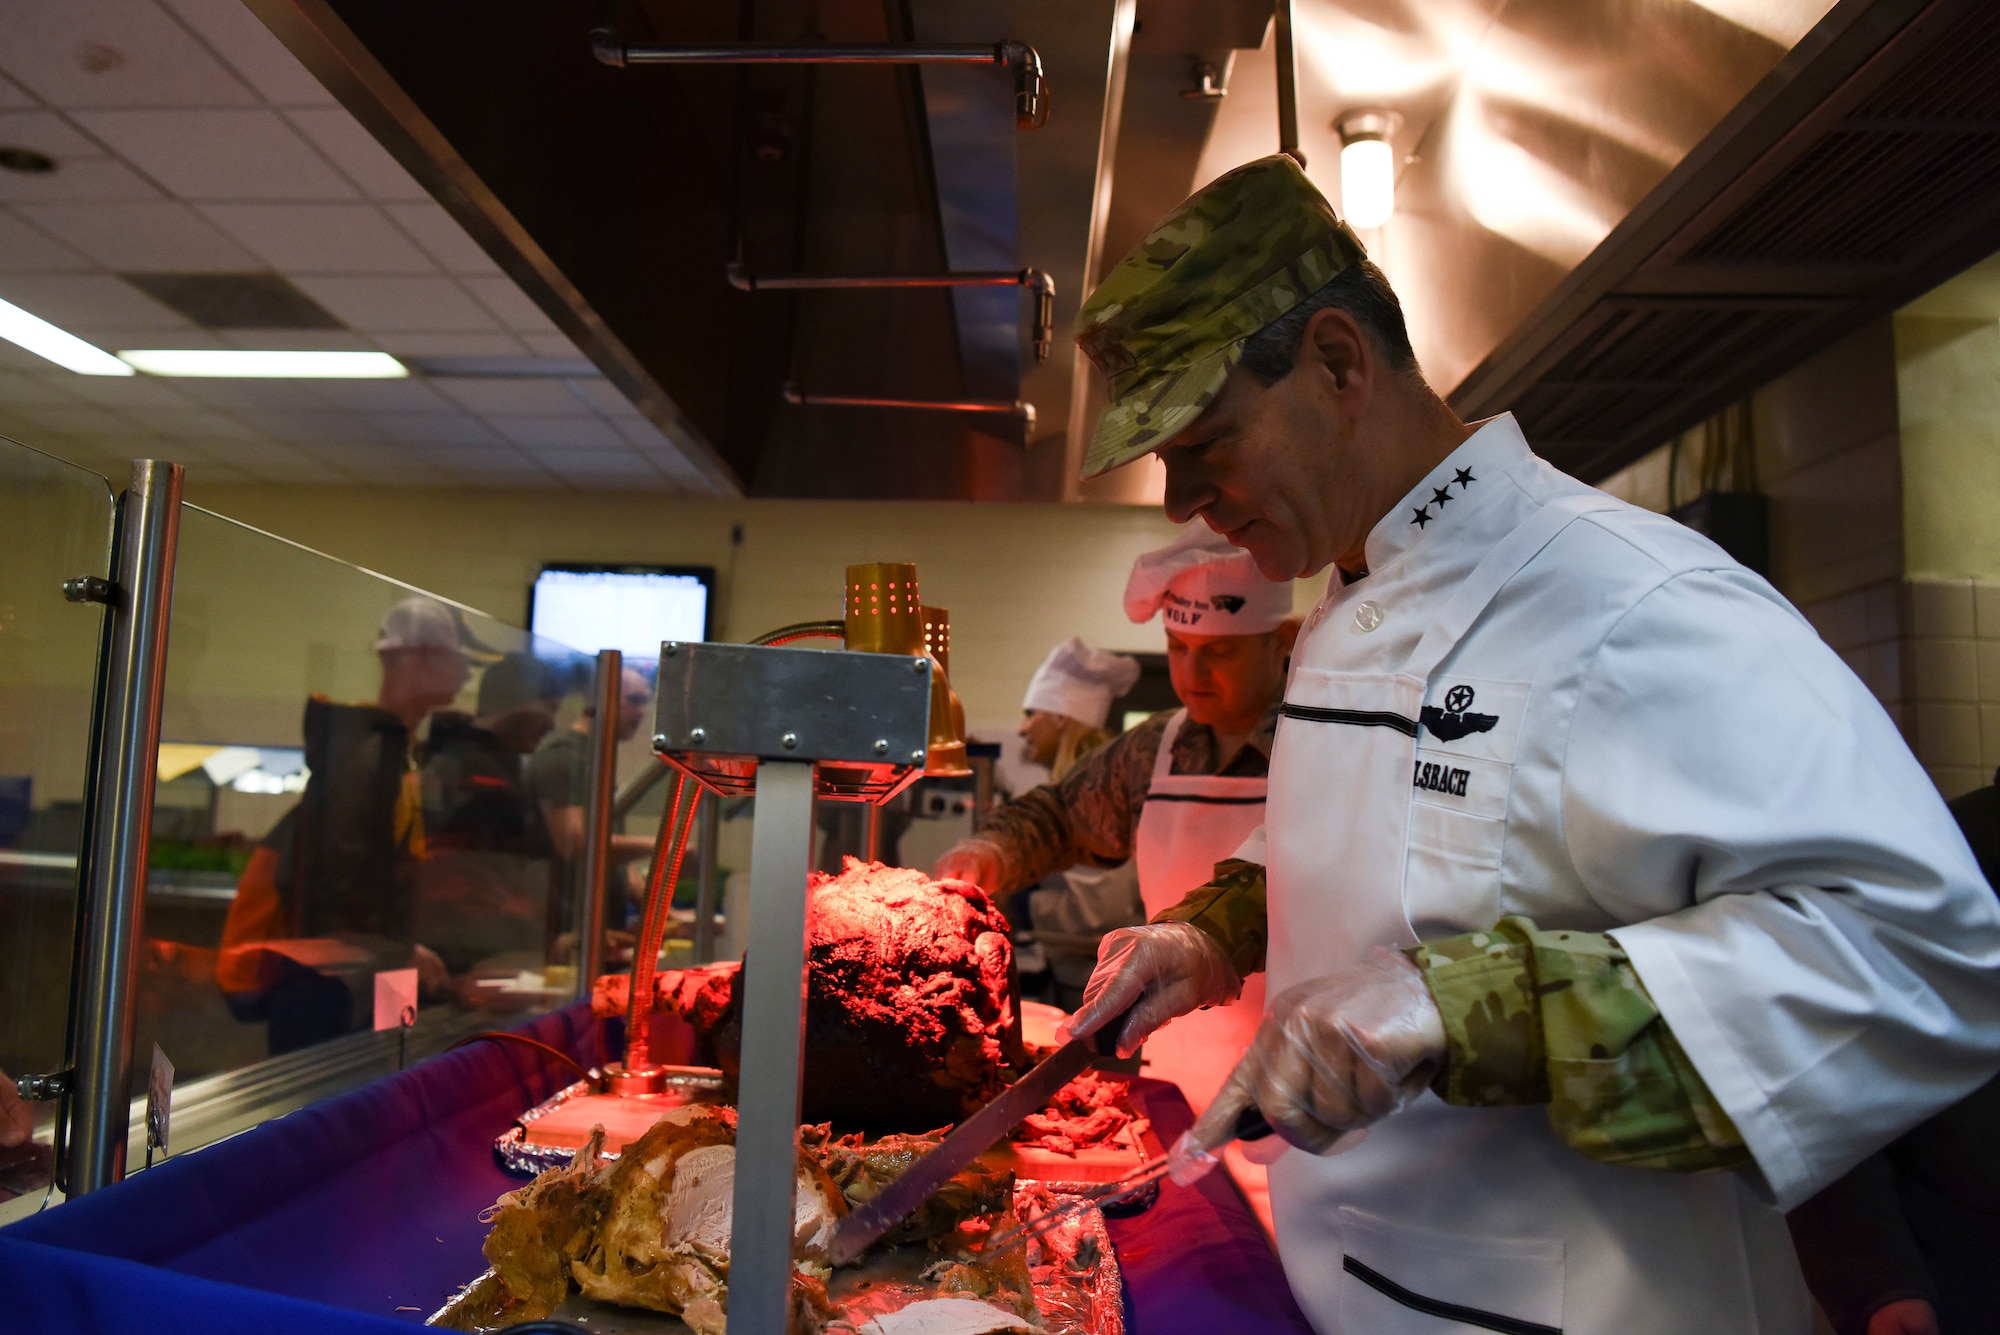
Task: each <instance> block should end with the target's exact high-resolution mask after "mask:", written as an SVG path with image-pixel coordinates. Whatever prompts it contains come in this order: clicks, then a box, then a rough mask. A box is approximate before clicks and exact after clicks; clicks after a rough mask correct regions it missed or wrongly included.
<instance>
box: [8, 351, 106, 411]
mask: <svg viewBox="0 0 2000 1335" xmlns="http://www.w3.org/2000/svg"><path fill="white" fill-rule="evenodd" d="M42 365H44V366H49V365H50V364H49V363H47V362H43V363H42ZM50 369H51V370H53V371H54V372H55V373H56V375H60V376H61V377H62V378H63V379H64V380H73V381H81V380H94V379H96V378H97V377H95V376H82V375H72V374H70V373H69V372H68V371H64V370H62V369H61V368H60V367H53V366H52V367H50ZM75 402H77V397H76V395H74V394H72V393H70V392H69V387H68V386H67V385H64V384H58V383H56V382H55V376H48V375H34V374H30V373H27V372H22V371H0V404H4V405H6V406H8V407H13V408H26V407H30V406H33V405H36V404H57V403H75Z"/></svg>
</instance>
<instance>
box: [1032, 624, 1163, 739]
mask: <svg viewBox="0 0 2000 1335" xmlns="http://www.w3.org/2000/svg"><path fill="white" fill-rule="evenodd" d="M1138 680H1139V662H1138V660H1137V659H1133V658H1127V657H1125V655H1123V654H1112V653H1106V652H1105V651H1104V650H1102V649H1093V648H1091V647H1090V646H1089V645H1087V644H1085V643H1084V642H1083V641H1082V640H1080V639H1078V638H1077V637H1076V636H1074V635H1072V636H1070V637H1069V638H1068V639H1067V640H1064V641H1063V642H1062V643H1061V644H1059V645H1057V646H1056V647H1055V648H1053V649H1051V650H1049V656H1048V657H1047V658H1045V659H1043V660H1042V665H1041V666H1040V667H1038V668H1036V669H1035V675H1034V677H1033V678H1031V679H1030V680H1029V682H1028V693H1027V695H1025V696H1023V697H1022V699H1021V708H1022V709H1040V710H1045V711H1047V712H1048V713H1051V714H1064V715H1067V716H1068V717H1070V718H1073V719H1075V720H1076V721H1077V722H1078V723H1086V724H1089V725H1090V726H1091V727H1093V728H1101V727H1103V726H1104V721H1105V720H1106V719H1107V718H1109V717H1110V716H1111V702H1112V701H1113V700H1115V699H1117V698H1118V697H1119V696H1121V695H1123V694H1125V692H1127V691H1129V690H1131V689H1132V683H1134V682H1136V681H1138Z"/></svg>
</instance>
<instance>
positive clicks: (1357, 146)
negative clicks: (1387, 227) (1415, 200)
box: [1334, 111, 1402, 229]
mask: <svg viewBox="0 0 2000 1335" xmlns="http://www.w3.org/2000/svg"><path fill="white" fill-rule="evenodd" d="M1401 119H1402V118H1401V117H1399V116H1398V115H1397V114H1396V113H1395V112H1393V111H1358V112H1350V113H1349V114H1347V115H1345V116H1342V117H1341V118H1340V119H1339V120H1338V121H1336V122H1335V123H1334V127H1335V128H1336V129H1337V130H1339V131H1340V209H1341V213H1342V215H1343V216H1344V217H1345V218H1346V219H1347V225H1348V226H1349V227H1355V228H1361V229H1367V228H1373V227H1380V226H1381V225H1382V224H1383V223H1386V222H1388V221H1389V215H1391V214H1392V213H1394V212H1395V211H1396V150H1395V147H1394V145H1393V144H1392V143H1391V142H1390V141H1391V140H1392V138H1393V137H1394V135H1395V133H1396V127H1397V125H1398V124H1399V122H1400V121H1401Z"/></svg>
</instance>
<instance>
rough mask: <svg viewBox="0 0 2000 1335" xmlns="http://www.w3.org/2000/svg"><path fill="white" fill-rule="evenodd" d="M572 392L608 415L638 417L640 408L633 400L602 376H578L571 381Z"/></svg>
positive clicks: (613, 416)
mask: <svg viewBox="0 0 2000 1335" xmlns="http://www.w3.org/2000/svg"><path fill="white" fill-rule="evenodd" d="M569 388H570V393H572V394H578V395H581V396H582V397H583V398H584V400H585V401H586V402H588V403H589V404H590V406H591V407H593V408H595V409H596V410H597V411H598V412H601V413H603V414H604V415H605V416H606V417H612V418H618V417H637V416H638V415H639V410H638V409H637V408H635V407H634V406H633V405H632V400H630V399H628V398H626V397H625V396H624V395H623V394H622V393H620V392H619V389H618V386H616V385H614V384H612V383H611V382H610V381H609V380H606V379H604V378H603V377H602V376H596V377H588V378H582V377H580V378H578V379H574V380H571V381H570V382H569Z"/></svg>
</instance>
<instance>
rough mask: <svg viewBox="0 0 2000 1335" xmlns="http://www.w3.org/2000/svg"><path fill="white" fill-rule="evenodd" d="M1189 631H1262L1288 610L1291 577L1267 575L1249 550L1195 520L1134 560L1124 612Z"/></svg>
mask: <svg viewBox="0 0 2000 1335" xmlns="http://www.w3.org/2000/svg"><path fill="white" fill-rule="evenodd" d="M1155 612H1159V613H1161V620H1162V621H1163V622H1165V623H1166V628H1167V629H1168V630H1172V631H1180V632H1183V633H1185V634H1188V635H1262V634H1265V633H1266V632H1268V631H1273V630H1276V629H1277V628H1278V626H1279V624H1280V623H1282V622H1283V621H1284V620H1285V619H1286V618H1287V617H1289V616H1291V614H1292V586H1291V582H1290V581H1289V580H1287V581H1286V582H1284V583H1282V584H1280V583H1277V582H1275V581H1272V580H1268V579H1265V578H1264V576H1263V574H1262V573H1261V572H1259V571H1258V569H1257V563H1256V561H1255V560H1253V559H1252V558H1251V556H1250V553H1248V552H1246V551H1243V550H1241V549H1240V548H1236V547H1232V546H1230V545H1229V542H1228V540H1227V539H1225V538H1224V537H1223V536H1222V535H1221V534H1219V533H1216V532H1215V531H1214V530H1213V529H1211V528H1209V526H1208V525H1207V524H1204V523H1201V522H1199V521H1196V522H1193V523H1190V524H1188V525H1187V526H1186V527H1185V528H1184V529H1183V530H1182V531H1181V535H1180V536H1179V537H1178V538H1175V539H1174V540H1173V541H1172V542H1170V543H1168V544H1167V545H1166V546H1164V547H1162V548H1160V549H1159V550H1158V551H1153V552H1147V553H1146V554H1145V555H1144V556H1141V557H1140V558H1139V559H1138V560H1137V561H1134V562H1133V563H1132V578H1131V579H1129V580H1127V581H1126V584H1125V615H1126V616H1128V617H1130V618H1132V620H1134V621H1150V620H1151V619H1152V617H1153V614H1154V613H1155Z"/></svg>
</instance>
